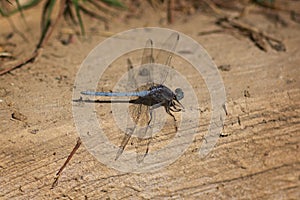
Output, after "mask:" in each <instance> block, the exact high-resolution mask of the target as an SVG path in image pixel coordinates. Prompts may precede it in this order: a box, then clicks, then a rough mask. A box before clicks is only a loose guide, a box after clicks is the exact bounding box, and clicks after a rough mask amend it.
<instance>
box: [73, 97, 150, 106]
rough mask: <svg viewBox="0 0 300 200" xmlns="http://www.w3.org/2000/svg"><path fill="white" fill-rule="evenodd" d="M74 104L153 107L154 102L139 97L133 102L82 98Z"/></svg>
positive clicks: (75, 100)
mask: <svg viewBox="0 0 300 200" xmlns="http://www.w3.org/2000/svg"><path fill="white" fill-rule="evenodd" d="M72 101H73V102H77V103H132V104H143V105H146V106H151V105H153V102H151V101H150V99H147V98H143V97H139V98H137V99H132V100H98V99H97V100H92V99H82V97H80V98H79V99H74V100H72Z"/></svg>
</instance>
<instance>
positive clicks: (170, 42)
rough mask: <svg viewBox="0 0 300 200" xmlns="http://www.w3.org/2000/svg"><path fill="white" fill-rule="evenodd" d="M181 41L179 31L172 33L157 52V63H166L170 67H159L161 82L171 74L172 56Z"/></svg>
mask: <svg viewBox="0 0 300 200" xmlns="http://www.w3.org/2000/svg"><path fill="white" fill-rule="evenodd" d="M178 41H179V34H178V33H172V34H171V35H170V36H169V37H168V39H167V40H166V41H165V42H164V43H163V44H162V46H161V47H160V50H159V52H158V54H157V57H156V59H155V63H158V64H162V65H166V66H168V67H166V68H163V69H161V68H160V69H159V76H160V77H159V83H160V84H163V83H164V82H165V80H166V78H167V76H168V74H169V70H170V67H171V66H170V63H171V60H172V57H173V55H174V52H175V49H176V46H177V44H178Z"/></svg>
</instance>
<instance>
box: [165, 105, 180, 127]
mask: <svg viewBox="0 0 300 200" xmlns="http://www.w3.org/2000/svg"><path fill="white" fill-rule="evenodd" d="M165 109H166V112H167V113H168V114H169V115H171V117H172V118H173V121H174V127H175V132H177V131H178V127H177V120H176V118H175V116H174V115H173V114H172V113H171V112H170V110H171V111H172V109H170V106H165Z"/></svg>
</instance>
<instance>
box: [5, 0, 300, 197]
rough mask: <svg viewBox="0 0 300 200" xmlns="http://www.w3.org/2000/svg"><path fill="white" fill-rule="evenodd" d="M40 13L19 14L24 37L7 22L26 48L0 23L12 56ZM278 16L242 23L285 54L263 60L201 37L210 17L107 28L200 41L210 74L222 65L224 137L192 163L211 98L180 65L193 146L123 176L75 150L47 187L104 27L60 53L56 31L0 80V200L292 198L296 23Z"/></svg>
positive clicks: (299, 170)
mask: <svg viewBox="0 0 300 200" xmlns="http://www.w3.org/2000/svg"><path fill="white" fill-rule="evenodd" d="M298 6H299V3H298ZM39 12H40V11H39V10H38V9H36V10H35V11H32V12H29V13H27V24H28V26H29V27H31V28H30V30H28V29H26V28H24V29H22V27H24V23H23V21H21V20H19V19H18V17H15V18H13V19H14V21H15V23H16V24H17V25H18V24H19V25H20V26H19V27H21V29H22V31H23V32H24V34H25V36H26V37H27V38H28V40H29V41H28V42H26V41H24V40H23V39H22V38H21V37H20V36H18V35H17V34H14V35H13V37H12V38H10V39H9V40H7V39H5V37H6V36H7V35H8V34H9V33H11V32H12V30H11V28H10V26H9V24H8V23H7V21H6V20H4V19H0V24H1V32H0V34H1V35H0V37H1V44H3V43H5V42H10V43H12V44H15V45H16V46H9V47H7V48H11V49H12V51H13V52H14V55H15V56H16V57H23V56H26V55H29V54H30V53H31V52H32V49H33V47H34V45H35V44H36V41H37V39H38V36H39V15H40V13H39ZM280 16H281V17H282V18H283V19H285V22H286V24H285V25H282V24H276V23H273V22H271V21H269V20H268V19H266V18H265V17H264V16H262V15H260V14H259V13H254V14H249V15H248V16H247V21H248V22H249V23H251V24H254V25H255V26H257V27H258V28H261V29H262V30H264V31H266V32H268V33H270V34H272V35H275V36H276V37H278V38H280V39H282V40H283V41H284V43H285V45H286V48H287V51H285V52H276V51H274V50H272V49H269V50H268V52H264V51H261V50H259V49H258V48H257V47H256V46H255V45H254V44H253V43H252V42H251V41H250V40H249V39H247V38H245V37H239V36H235V35H231V34H227V33H216V34H209V35H205V36H199V32H203V31H210V30H215V29H219V27H217V26H216V25H215V23H214V22H215V18H214V17H212V16H209V15H204V14H200V13H199V14H195V15H191V16H185V17H183V16H178V18H176V20H175V23H174V24H172V25H166V23H165V15H164V13H163V12H161V13H160V12H159V13H158V12H157V11H154V10H153V9H150V12H149V13H147V14H146V13H145V14H144V15H143V16H140V17H138V18H131V19H127V20H124V19H121V18H120V19H114V20H113V21H112V22H110V23H109V31H110V32H112V33H118V32H120V31H124V30H128V29H131V28H135V27H143V26H160V27H166V28H170V29H174V30H176V31H180V32H182V33H184V34H187V35H188V36H190V37H192V38H193V39H195V40H196V41H198V42H199V43H200V44H201V45H202V46H203V47H204V48H205V49H206V50H207V52H208V53H209V55H210V56H211V57H212V59H213V60H214V62H215V63H216V65H217V66H221V65H230V69H229V70H220V74H221V76H222V78H223V81H224V85H225V88H226V93H227V110H228V116H227V118H226V121H225V126H224V131H223V133H222V134H223V137H220V138H219V140H218V142H217V144H216V146H215V148H214V149H213V150H212V151H211V152H210V153H209V155H208V156H206V157H205V158H200V157H199V156H198V153H197V152H198V150H199V147H200V146H201V144H202V142H203V136H204V135H205V134H206V133H207V128H208V123H209V117H210V112H211V108H210V97H209V94H208V92H207V90H206V88H205V85H204V83H203V80H202V79H201V77H199V75H197V74H196V73H194V71H193V69H192V68H188V67H187V68H184V69H181V70H182V71H181V72H182V73H183V74H184V75H185V76H186V78H187V79H188V80H189V82H190V83H191V85H192V86H193V87H194V88H198V89H199V88H200V89H199V90H198V91H200V92H197V93H196V94H197V98H198V102H199V110H201V120H199V122H200V128H199V129H198V132H197V134H195V137H194V139H193V143H192V144H191V145H190V146H189V148H188V149H187V150H186V151H185V152H184V154H183V155H182V156H181V157H180V158H178V160H176V161H175V162H174V163H172V164H171V165H169V166H167V167H165V168H163V169H160V170H159V171H156V172H149V173H142V174H134V173H124V172H119V171H117V170H115V169H112V168H109V167H108V166H106V165H104V164H102V163H100V162H98V161H97V160H96V159H95V158H94V157H93V156H92V155H91V154H90V153H89V152H88V150H87V149H86V148H85V147H84V146H81V147H80V149H79V151H78V152H77V153H76V155H75V156H74V157H73V159H72V160H71V162H70V164H69V165H68V166H67V168H66V169H65V171H64V172H63V174H62V176H61V177H60V180H59V182H58V185H57V186H56V187H55V188H53V189H51V185H52V182H53V181H54V178H55V174H56V172H57V170H58V169H59V168H60V166H61V165H62V164H63V163H64V161H65V159H66V158H67V156H68V154H69V152H70V151H71V150H72V148H73V147H74V145H75V143H76V140H77V137H78V134H77V131H76V128H75V124H74V121H73V116H72V90H73V85H74V80H75V77H76V73H77V71H78V70H79V68H80V64H81V63H82V61H83V59H84V58H85V57H86V56H87V55H88V54H89V52H90V51H91V50H92V49H93V48H94V47H95V46H96V45H97V44H98V43H100V42H101V41H103V40H104V39H106V37H105V36H103V33H104V31H105V30H104V28H105V27H104V25H103V24H102V23H101V22H99V21H96V20H92V19H89V18H87V19H86V20H90V21H89V23H86V24H87V30H88V31H87V35H88V38H87V39H85V40H82V39H80V38H78V37H75V38H74V40H73V42H72V43H71V44H69V45H63V44H62V43H61V42H60V39H61V38H60V36H59V35H60V32H61V30H62V26H60V27H59V28H58V30H57V32H56V33H55V34H54V36H53V37H52V39H51V40H50V41H49V43H48V45H47V47H46V48H45V49H44V50H43V53H42V55H41V56H40V57H39V59H38V60H37V61H36V62H35V63H30V64H27V65H25V66H23V67H22V68H20V69H17V70H15V71H13V72H11V73H9V74H6V75H3V76H0V83H1V84H0V100H1V102H0V121H1V126H0V134H1V137H0V141H1V142H0V144H1V145H0V152H1V154H0V199H127V198H131V199H159V198H167V199H183V198H184V199H232V198H235V199H299V197H300V192H299V191H300V153H299V152H300V151H299V145H300V138H299V136H300V123H299V122H300V118H299V116H300V114H299V113H300V88H299V86H300V84H299V77H300V70H299V64H300V25H299V24H297V23H295V22H294V21H291V20H290V18H289V15H288V14H286V13H281V14H280ZM124 21H125V22H124ZM99 56H101V55H99ZM11 62H13V61H11ZM179 69H180V67H179ZM117 73H118V72H117V70H116V73H113V72H112V74H109V73H108V74H107V76H108V78H107V79H106V82H107V85H106V86H107V88H105V89H111V88H109V87H111V86H113V84H114V82H113V81H111V80H113V79H110V78H109V76H115V75H118V74H117ZM202 91H203V92H202ZM99 106H100V108H101V106H102V105H99ZM103 106H104V107H106V108H110V107H109V106H110V105H103ZM107 106H108V107H107ZM12 114H14V117H12ZM102 116H103V115H102ZM104 116H105V113H104ZM15 118H17V119H15ZM101 119H102V120H105V117H102V118H101ZM111 126H112V127H113V126H114V125H113V124H111ZM110 134H111V133H110ZM167 139H169V140H171V139H172V138H167ZM154 144H155V142H154ZM129 148H130V147H129ZM150 151H151V149H150Z"/></svg>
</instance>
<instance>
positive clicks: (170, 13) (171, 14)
mask: <svg viewBox="0 0 300 200" xmlns="http://www.w3.org/2000/svg"><path fill="white" fill-rule="evenodd" d="M167 14H168V22H169V23H170V24H173V22H174V0H169V1H168V10H167Z"/></svg>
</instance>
